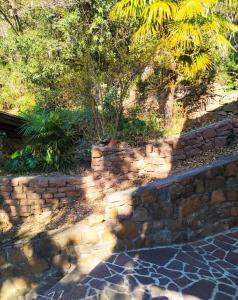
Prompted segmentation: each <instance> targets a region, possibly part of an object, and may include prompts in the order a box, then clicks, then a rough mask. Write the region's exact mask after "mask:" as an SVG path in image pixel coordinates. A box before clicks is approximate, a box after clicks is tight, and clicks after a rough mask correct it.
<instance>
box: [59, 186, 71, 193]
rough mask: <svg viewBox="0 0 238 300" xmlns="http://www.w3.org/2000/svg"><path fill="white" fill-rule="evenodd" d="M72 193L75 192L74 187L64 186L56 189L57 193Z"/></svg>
mask: <svg viewBox="0 0 238 300" xmlns="http://www.w3.org/2000/svg"><path fill="white" fill-rule="evenodd" d="M73 191H75V187H74V186H65V187H61V188H58V192H59V193H65V192H73Z"/></svg>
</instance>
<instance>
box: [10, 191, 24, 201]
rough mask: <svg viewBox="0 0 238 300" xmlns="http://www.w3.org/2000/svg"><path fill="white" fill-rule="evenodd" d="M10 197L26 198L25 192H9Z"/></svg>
mask: <svg viewBox="0 0 238 300" xmlns="http://www.w3.org/2000/svg"><path fill="white" fill-rule="evenodd" d="M11 197H12V198H13V199H16V200H20V199H26V194H20V193H11Z"/></svg>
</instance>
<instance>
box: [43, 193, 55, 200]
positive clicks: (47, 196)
mask: <svg viewBox="0 0 238 300" xmlns="http://www.w3.org/2000/svg"><path fill="white" fill-rule="evenodd" d="M42 198H43V199H52V198H53V194H42Z"/></svg>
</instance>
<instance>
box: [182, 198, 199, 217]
mask: <svg viewBox="0 0 238 300" xmlns="http://www.w3.org/2000/svg"><path fill="white" fill-rule="evenodd" d="M203 205H204V203H203V201H202V200H201V198H200V197H198V196H196V195H193V196H191V197H189V198H186V199H185V200H183V202H182V204H181V206H180V209H181V215H182V217H186V216H188V215H190V214H192V213H194V212H197V211H199V210H200V209H201V208H202V207H203Z"/></svg>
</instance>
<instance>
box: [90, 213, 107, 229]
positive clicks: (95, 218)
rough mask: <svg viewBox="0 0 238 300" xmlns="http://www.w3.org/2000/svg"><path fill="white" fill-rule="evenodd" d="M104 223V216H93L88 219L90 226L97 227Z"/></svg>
mask: <svg viewBox="0 0 238 300" xmlns="http://www.w3.org/2000/svg"><path fill="white" fill-rule="evenodd" d="M103 221H104V215H102V214H98V215H91V216H90V217H89V219H88V224H89V226H95V225H98V224H101V223H102V222H103Z"/></svg>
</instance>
